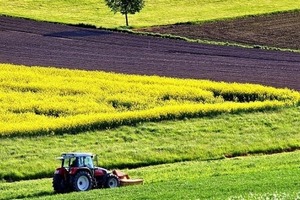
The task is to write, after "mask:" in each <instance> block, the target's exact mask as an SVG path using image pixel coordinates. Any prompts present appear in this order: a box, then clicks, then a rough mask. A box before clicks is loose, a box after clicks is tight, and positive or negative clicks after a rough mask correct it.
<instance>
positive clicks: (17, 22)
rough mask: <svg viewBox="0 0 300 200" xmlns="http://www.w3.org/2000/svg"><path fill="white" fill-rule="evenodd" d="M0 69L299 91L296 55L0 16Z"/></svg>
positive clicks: (299, 62) (299, 60)
mask: <svg viewBox="0 0 300 200" xmlns="http://www.w3.org/2000/svg"><path fill="white" fill-rule="evenodd" d="M0 63H14V64H24V65H38V66H54V67H63V68H72V69H85V70H103V71H113V72H121V73H128V74H146V75H159V76H169V77H181V78H195V79H210V80H216V81H227V82H251V83H259V84H264V85H271V86H276V87H289V88H293V89H296V90H300V54H299V53H291V52H279V51H267V50H262V49H244V48H238V47H227V46H216V45H203V44H197V43H189V42H185V41H177V40H171V39H162V38H155V37H147V36H138V35H134V34H126V33H118V32H112V31H105V30H100V29H88V28H82V27H75V26H67V25H59V24H54V23H45V22H36V21H31V20H25V19H16V18H10V17H4V16H2V17H1V16H0Z"/></svg>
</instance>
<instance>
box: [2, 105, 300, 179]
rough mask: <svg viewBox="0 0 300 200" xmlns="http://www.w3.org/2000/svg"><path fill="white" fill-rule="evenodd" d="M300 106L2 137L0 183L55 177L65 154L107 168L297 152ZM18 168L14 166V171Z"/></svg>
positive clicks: (299, 144)
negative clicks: (83, 155) (86, 156)
mask: <svg viewBox="0 0 300 200" xmlns="http://www.w3.org/2000/svg"><path fill="white" fill-rule="evenodd" d="M299 116H300V108H299V107H291V108H284V109H280V110H276V111H268V112H255V113H240V114H222V115H219V116H215V117H205V118H199V119H190V120H181V121H176V120H174V121H164V122H160V123H153V122H151V123H142V124H138V125H136V126H133V127H129V126H124V127H120V128H117V129H112V130H106V131H96V132H84V133H81V134H77V135H68V134H67V135H59V136H55V135H54V136H40V137H28V138H26V137H23V138H17V137H15V138H2V139H1V140H0V152H1V155H0V160H1V168H0V179H4V180H8V181H9V180H10V181H12V180H21V179H32V178H43V177H51V176H52V174H53V172H54V170H55V168H56V167H58V166H59V162H58V161H57V160H56V159H55V158H56V157H58V156H60V154H61V153H63V152H68V151H84V152H92V153H96V154H98V155H99V165H100V166H102V167H105V168H108V169H113V168H119V169H124V168H137V167H141V166H150V165H158V164H162V163H174V162H180V161H191V160H214V159H223V158H225V157H234V156H239V155H249V154H271V153H278V152H284V151H293V150H296V149H299V147H300V142H299V138H300V118H299ZM12 166H13V167H12Z"/></svg>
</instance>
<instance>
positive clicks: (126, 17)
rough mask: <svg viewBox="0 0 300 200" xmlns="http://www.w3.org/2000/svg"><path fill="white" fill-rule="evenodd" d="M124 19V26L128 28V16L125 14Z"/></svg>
mask: <svg viewBox="0 0 300 200" xmlns="http://www.w3.org/2000/svg"><path fill="white" fill-rule="evenodd" d="M125 19H126V26H128V25H129V24H128V15H127V13H125Z"/></svg>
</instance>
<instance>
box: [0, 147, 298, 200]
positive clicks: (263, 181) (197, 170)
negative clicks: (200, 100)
mask: <svg viewBox="0 0 300 200" xmlns="http://www.w3.org/2000/svg"><path fill="white" fill-rule="evenodd" d="M299 155H300V153H299V152H298V151H297V152H293V153H284V154H275V155H271V156H257V157H251V156H250V157H245V158H235V159H224V160H219V161H204V162H203V161H202V162H182V163H176V164H167V165H158V166H151V167H145V168H139V169H134V170H129V171H128V173H129V174H130V175H131V176H133V177H143V178H144V179H145V184H144V185H140V186H132V187H124V188H118V189H102V190H101V189H99V190H93V191H89V192H84V193H78V192H73V193H70V194H62V195H61V194H60V195H55V194H54V193H53V191H52V187H51V179H41V180H30V181H21V182H16V183H13V184H11V183H0V188H1V190H0V199H2V200H4V199H13V198H25V197H27V198H29V199H83V198H84V199H97V198H99V196H100V197H101V198H104V199H120V198H122V199H142V198H143V199H170V198H171V199H186V198H188V199H197V198H199V199H268V198H271V199H274V198H276V197H282V198H279V199H296V197H297V196H299V186H300V183H299V182H298V180H297V177H298V176H299V174H300V171H299V162H300V160H299V157H300V156H299ZM33 185H34V186H35V187H32V186H33Z"/></svg>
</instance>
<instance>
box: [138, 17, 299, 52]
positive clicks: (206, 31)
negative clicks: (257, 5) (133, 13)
mask: <svg viewBox="0 0 300 200" xmlns="http://www.w3.org/2000/svg"><path fill="white" fill-rule="evenodd" d="M141 30H142V31H150V32H155V33H162V34H172V35H178V36H183V37H187V38H191V39H205V40H214V41H222V42H224V41H225V42H236V43H244V44H250V45H262V46H270V47H278V48H289V49H300V11H293V12H283V13H276V14H271V15H261V16H250V17H244V18H238V19H228V20H222V21H214V22H207V23H202V24H191V23H186V24H175V25H167V26H158V27H150V28H146V29H141Z"/></svg>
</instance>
